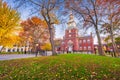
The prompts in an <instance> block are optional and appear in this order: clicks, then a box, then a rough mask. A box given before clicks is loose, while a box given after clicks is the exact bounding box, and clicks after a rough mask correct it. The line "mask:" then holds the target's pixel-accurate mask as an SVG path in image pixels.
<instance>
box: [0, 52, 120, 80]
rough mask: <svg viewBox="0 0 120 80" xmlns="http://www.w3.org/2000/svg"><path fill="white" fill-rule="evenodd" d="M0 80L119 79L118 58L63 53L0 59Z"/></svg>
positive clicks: (119, 66)
mask: <svg viewBox="0 0 120 80" xmlns="http://www.w3.org/2000/svg"><path fill="white" fill-rule="evenodd" d="M0 80H120V59H119V58H112V57H105V56H96V55H87V54H64V55H58V56H49V57H37V58H27V59H16V60H8V61H0Z"/></svg>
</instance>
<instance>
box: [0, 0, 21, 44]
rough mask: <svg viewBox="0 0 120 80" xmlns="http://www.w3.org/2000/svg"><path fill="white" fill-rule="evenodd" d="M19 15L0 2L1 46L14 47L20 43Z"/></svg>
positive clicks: (0, 0)
mask: <svg viewBox="0 0 120 80" xmlns="http://www.w3.org/2000/svg"><path fill="white" fill-rule="evenodd" d="M19 21H20V17H19V13H18V12H17V11H16V10H14V9H12V8H10V7H9V6H8V5H7V3H6V2H3V1H2V0H0V45H2V46H13V45H14V44H15V43H17V42H18V41H19V39H20V38H19V37H18V34H19V30H20V29H21V28H20V27H19V26H18V24H19Z"/></svg>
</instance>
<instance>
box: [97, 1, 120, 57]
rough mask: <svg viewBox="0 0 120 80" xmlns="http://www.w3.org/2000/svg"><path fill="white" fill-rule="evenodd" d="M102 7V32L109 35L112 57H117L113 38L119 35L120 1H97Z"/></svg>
mask: <svg viewBox="0 0 120 80" xmlns="http://www.w3.org/2000/svg"><path fill="white" fill-rule="evenodd" d="M98 2H99V5H100V6H101V7H102V9H103V12H102V15H103V16H104V19H105V20H104V21H103V25H102V27H103V32H105V33H106V34H109V35H108V36H110V39H111V41H112V47H113V51H114V56H115V57H117V56H118V53H119V52H118V50H117V46H116V43H115V36H116V35H119V31H120V1H119V0H98Z"/></svg>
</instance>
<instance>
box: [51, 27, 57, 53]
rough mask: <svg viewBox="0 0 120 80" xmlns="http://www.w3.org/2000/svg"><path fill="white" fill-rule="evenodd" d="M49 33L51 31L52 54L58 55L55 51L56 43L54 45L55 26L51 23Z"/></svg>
mask: <svg viewBox="0 0 120 80" xmlns="http://www.w3.org/2000/svg"><path fill="white" fill-rule="evenodd" d="M49 33H50V43H51V47H52V55H57V54H56V52H55V45H54V40H53V39H54V32H53V27H52V25H50V27H49Z"/></svg>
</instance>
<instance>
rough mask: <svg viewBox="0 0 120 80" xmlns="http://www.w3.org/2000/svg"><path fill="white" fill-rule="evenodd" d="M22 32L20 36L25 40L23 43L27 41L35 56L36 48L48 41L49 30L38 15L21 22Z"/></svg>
mask: <svg viewBox="0 0 120 80" xmlns="http://www.w3.org/2000/svg"><path fill="white" fill-rule="evenodd" d="M21 26H22V27H23V32H22V33H21V34H20V36H21V37H22V38H23V41H25V44H26V43H28V42H29V44H31V46H32V48H33V50H34V52H35V53H36V56H37V49H40V46H41V45H42V44H44V43H45V42H47V41H48V39H49V34H48V33H49V31H48V26H47V24H46V22H45V21H44V20H41V19H40V18H38V17H32V18H28V19H27V20H26V21H23V22H22V23H21Z"/></svg>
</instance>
